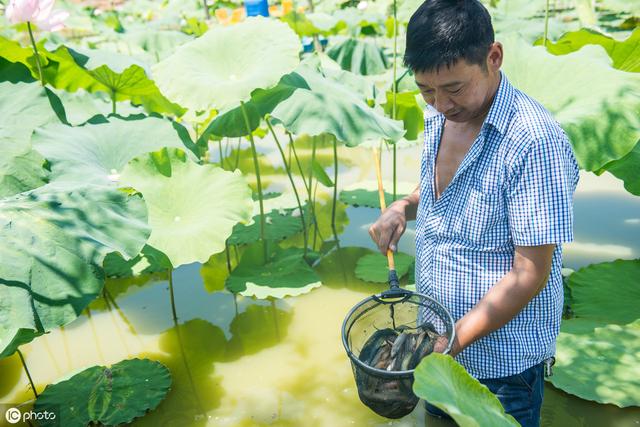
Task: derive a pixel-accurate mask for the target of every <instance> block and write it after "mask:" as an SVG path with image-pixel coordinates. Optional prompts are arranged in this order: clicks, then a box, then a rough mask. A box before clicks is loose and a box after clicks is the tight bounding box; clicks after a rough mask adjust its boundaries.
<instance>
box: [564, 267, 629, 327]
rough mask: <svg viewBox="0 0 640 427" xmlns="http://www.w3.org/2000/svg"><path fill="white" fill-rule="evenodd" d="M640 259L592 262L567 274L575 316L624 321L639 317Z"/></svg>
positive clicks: (607, 321) (614, 321) (623, 322)
mask: <svg viewBox="0 0 640 427" xmlns="http://www.w3.org/2000/svg"><path fill="white" fill-rule="evenodd" d="M638 278H640V260H637V259H636V260H617V261H613V262H603V263H599V264H591V265H589V266H587V267H584V268H581V269H580V270H578V271H576V272H575V273H573V274H571V275H570V276H569V283H568V285H569V288H570V289H571V297H572V301H573V303H572V305H571V309H572V310H573V313H574V315H575V316H576V317H581V318H589V319H592V320H599V321H602V322H604V323H617V324H626V323H631V322H634V321H636V320H639V319H640V306H639V305H638V302H639V301H640V286H638Z"/></svg>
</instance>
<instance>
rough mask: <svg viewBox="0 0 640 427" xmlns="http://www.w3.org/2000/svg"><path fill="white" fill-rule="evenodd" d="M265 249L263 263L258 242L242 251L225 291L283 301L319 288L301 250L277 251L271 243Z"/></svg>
mask: <svg viewBox="0 0 640 427" xmlns="http://www.w3.org/2000/svg"><path fill="white" fill-rule="evenodd" d="M268 248H269V254H268V257H269V258H268V260H267V262H265V261H264V252H263V246H262V242H257V243H254V244H253V245H251V246H249V247H248V248H247V249H245V251H244V252H243V253H242V258H241V259H240V264H238V266H237V267H236V268H235V269H234V270H233V271H232V272H231V275H230V276H229V277H228V278H227V282H226V287H227V289H229V290H230V291H231V292H235V293H242V294H243V295H244V293H245V292H248V293H250V294H251V295H254V296H257V297H259V298H267V297H269V296H272V297H275V298H283V297H284V296H286V295H298V294H299V293H300V292H302V291H304V292H308V291H309V290H311V289H313V288H315V287H317V286H320V279H319V278H318V276H317V275H316V273H315V272H314V271H313V270H312V269H311V267H310V266H309V264H307V262H306V261H305V259H304V258H303V254H304V251H303V250H302V249H300V248H287V249H281V248H279V247H278V246H276V245H275V244H273V243H271V244H269V245H268Z"/></svg>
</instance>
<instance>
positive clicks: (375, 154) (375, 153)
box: [373, 148, 396, 270]
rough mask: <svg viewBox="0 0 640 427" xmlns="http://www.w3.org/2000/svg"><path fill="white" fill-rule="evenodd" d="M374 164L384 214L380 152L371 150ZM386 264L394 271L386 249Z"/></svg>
mask: <svg viewBox="0 0 640 427" xmlns="http://www.w3.org/2000/svg"><path fill="white" fill-rule="evenodd" d="M373 157H374V163H375V167H376V177H377V178H378V196H379V197H380V210H381V211H382V212H384V211H385V210H386V209H387V202H386V200H385V199H384V187H383V186H382V168H381V166H380V163H381V162H380V150H378V149H377V148H374V149H373ZM387 262H388V263H389V270H395V269H396V262H395V260H394V258H393V251H392V250H391V249H387Z"/></svg>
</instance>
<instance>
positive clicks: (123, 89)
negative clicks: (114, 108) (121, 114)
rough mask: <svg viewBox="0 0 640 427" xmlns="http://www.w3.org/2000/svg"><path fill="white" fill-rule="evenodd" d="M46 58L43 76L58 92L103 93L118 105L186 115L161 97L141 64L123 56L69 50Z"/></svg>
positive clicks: (51, 53) (49, 54)
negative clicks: (126, 102)
mask: <svg viewBox="0 0 640 427" xmlns="http://www.w3.org/2000/svg"><path fill="white" fill-rule="evenodd" d="M46 55H47V58H48V59H49V65H48V66H47V67H45V69H44V70H43V72H44V74H45V78H46V80H47V82H48V83H50V84H51V85H52V86H53V87H55V88H57V89H64V90H66V91H69V92H74V91H76V90H78V89H85V90H86V91H88V92H96V91H101V92H105V93H107V94H108V95H109V96H110V97H113V98H115V100H116V101H131V102H133V103H134V104H137V105H142V106H143V107H144V108H145V109H146V110H147V111H149V112H155V113H161V114H165V113H166V114H172V115H177V116H179V115H182V114H183V113H184V110H183V109H182V108H181V107H180V106H178V105H176V104H173V103H171V102H170V101H169V100H167V99H166V98H165V97H164V96H163V95H162V94H161V93H160V91H159V90H158V88H157V87H156V85H155V83H154V82H153V80H151V79H150V78H149V77H148V76H147V73H146V71H145V69H144V68H143V66H142V65H141V64H137V63H132V62H131V60H129V59H126V58H123V57H122V56H118V55H116V54H114V53H106V52H101V51H98V50H87V51H82V52H80V51H75V50H72V49H70V48H68V47H66V46H60V47H58V48H57V49H56V50H54V51H53V52H47V54H46Z"/></svg>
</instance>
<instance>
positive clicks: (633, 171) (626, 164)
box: [603, 141, 640, 196]
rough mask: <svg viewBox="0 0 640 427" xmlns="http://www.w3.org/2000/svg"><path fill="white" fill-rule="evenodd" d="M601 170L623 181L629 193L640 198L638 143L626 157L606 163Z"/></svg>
mask: <svg viewBox="0 0 640 427" xmlns="http://www.w3.org/2000/svg"><path fill="white" fill-rule="evenodd" d="M603 169H604V170H606V171H608V172H611V173H612V174H613V175H615V176H616V177H617V178H618V179H621V180H622V181H624V188H625V189H626V190H627V191H628V192H629V193H631V194H635V195H636V196H640V173H638V171H639V170H640V141H638V143H637V144H636V146H635V147H633V150H631V151H630V152H629V153H627V155H626V156H624V157H622V158H620V159H618V160H614V161H613V162H610V163H607V164H606V165H605V166H604V168H603Z"/></svg>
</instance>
